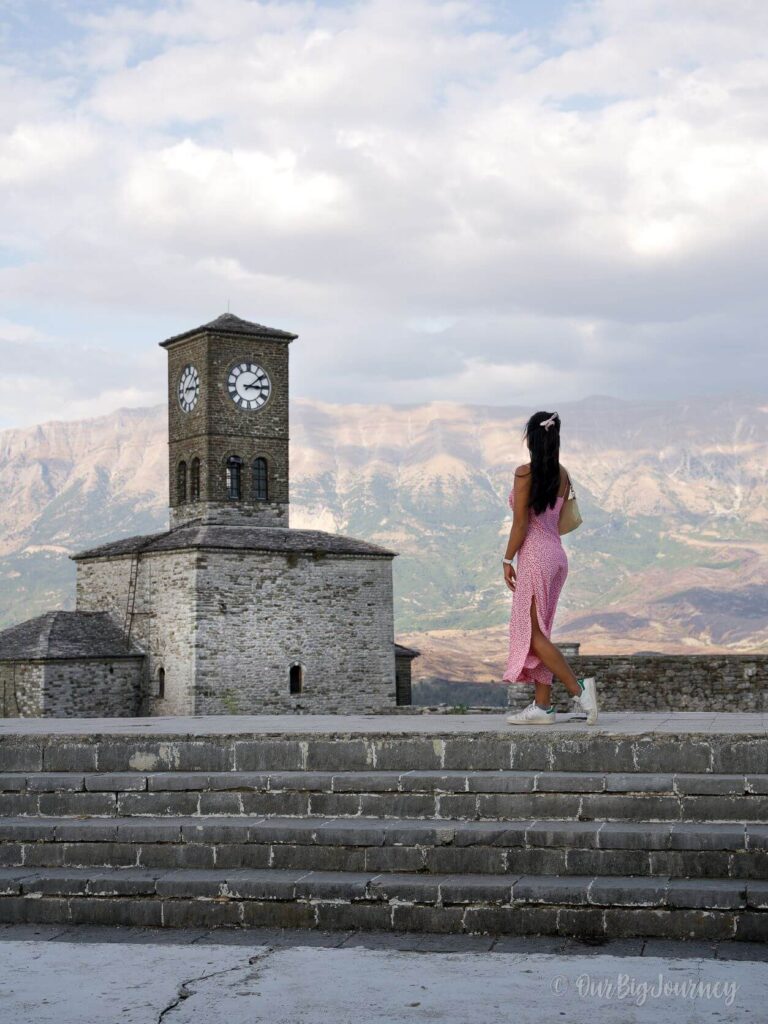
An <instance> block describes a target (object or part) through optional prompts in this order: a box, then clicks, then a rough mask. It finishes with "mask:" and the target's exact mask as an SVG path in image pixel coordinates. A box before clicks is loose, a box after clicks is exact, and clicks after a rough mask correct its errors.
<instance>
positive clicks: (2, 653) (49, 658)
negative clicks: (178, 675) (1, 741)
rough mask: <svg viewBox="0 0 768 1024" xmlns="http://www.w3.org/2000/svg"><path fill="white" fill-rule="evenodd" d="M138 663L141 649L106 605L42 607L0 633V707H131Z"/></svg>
mask: <svg viewBox="0 0 768 1024" xmlns="http://www.w3.org/2000/svg"><path fill="white" fill-rule="evenodd" d="M143 670H144V654H143V652H142V651H141V650H140V649H139V648H138V647H137V646H136V644H135V643H133V642H132V641H131V640H129V639H128V637H126V635H125V633H124V632H123V631H122V629H120V627H119V626H117V625H116V624H115V622H114V621H113V620H112V619H111V618H110V616H109V615H107V613H106V612H77V611H75V612H61V611H57V612H46V613H45V615H38V616H37V618H34V619H29V620H28V621H27V622H22V623H20V624H19V625H18V626H12V627H11V628H10V629H6V630H4V631H3V633H0V700H1V701H2V705H1V706H0V713H1V714H2V717H3V718H65V717H67V716H69V715H72V716H80V717H88V718H111V717H113V716H124V715H136V714H138V713H139V709H140V707H141V698H142V679H143Z"/></svg>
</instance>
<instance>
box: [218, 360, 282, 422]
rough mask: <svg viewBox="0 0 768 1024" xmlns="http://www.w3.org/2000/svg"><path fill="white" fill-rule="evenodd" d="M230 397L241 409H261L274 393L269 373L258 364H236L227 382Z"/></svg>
mask: <svg viewBox="0 0 768 1024" xmlns="http://www.w3.org/2000/svg"><path fill="white" fill-rule="evenodd" d="M227 387H228V388H229V397H230V398H231V399H232V401H233V402H234V403H235V405H237V406H239V407H240V408H241V409H249V410H253V409H261V407H262V406H263V405H265V404H266V402H267V399H268V398H269V396H270V393H271V391H272V384H271V383H270V380H269V377H268V376H267V371H266V370H263V369H262V368H261V367H260V366H257V365H256V363H246V362H243V363H236V364H235V365H234V366H233V367H232V369H231V370H230V371H229V378H228V380H227Z"/></svg>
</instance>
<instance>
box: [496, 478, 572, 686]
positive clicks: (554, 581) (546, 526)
mask: <svg viewBox="0 0 768 1024" xmlns="http://www.w3.org/2000/svg"><path fill="white" fill-rule="evenodd" d="M517 480H518V478H517V477H515V486H516V485H517ZM566 493H567V492H566ZM514 496H515V490H514V486H513V488H512V490H511V491H510V492H509V507H510V508H514ZM564 501H565V497H564V496H560V497H558V498H557V499H556V500H555V507H554V508H545V509H544V511H543V512H542V513H541V515H537V514H536V513H535V512H534V511H533V509H531V510H530V511H529V515H528V532H527V534H526V536H525V540H524V541H523V543H522V546H521V548H520V550H519V551H518V553H517V585H516V587H515V591H514V593H513V595H512V612H511V614H510V618H509V657H508V659H507V669H506V671H505V673H504V675H503V677H502V680H503V682H505V683H546V684H548V685H550V686H551V685H552V673H551V672H550V671H549V669H547V668H545V667H544V665H543V664H542V663H541V661H540V660H539V659H538V658H537V657H536V655H535V654H534V653H533V651H532V650H531V601H532V600H535V602H536V616H537V618H538V622H539V626H540V628H541V631H542V633H544V635H545V636H547V637H549V636H550V635H551V633H552V624H553V622H554V620H555V611H556V610H557V602H558V598H559V597H560V591H561V590H562V589H563V584H564V583H565V580H566V577H567V575H568V558H567V556H566V553H565V549H564V548H563V545H562V542H561V540H560V532H559V529H558V520H559V518H560V509H561V508H562V507H563V502H564Z"/></svg>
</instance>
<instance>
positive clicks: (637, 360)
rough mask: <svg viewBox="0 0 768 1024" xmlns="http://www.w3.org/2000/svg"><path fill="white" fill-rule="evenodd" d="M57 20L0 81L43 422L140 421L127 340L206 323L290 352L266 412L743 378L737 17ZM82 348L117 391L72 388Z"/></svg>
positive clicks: (490, 9)
mask: <svg viewBox="0 0 768 1024" xmlns="http://www.w3.org/2000/svg"><path fill="white" fill-rule="evenodd" d="M57 9H58V10H59V11H63V12H64V13H65V14H66V15H68V20H66V22H57V24H56V31H57V32H59V33H60V34H62V36H61V38H57V37H56V35H55V33H53V31H52V30H51V32H49V33H48V34H46V32H45V31H42V32H40V33H38V35H39V36H41V37H42V38H43V39H46V40H47V42H45V43H41V42H40V41H39V39H37V40H36V41H35V45H36V46H37V47H38V49H37V50H36V52H35V59H34V60H31V59H29V56H28V54H26V53H25V50H24V46H23V45H19V44H18V43H17V45H15V46H14V47H11V46H8V47H6V48H5V51H4V65H5V66H4V67H2V68H0V76H2V80H3V81H4V82H6V83H8V85H9V87H10V88H11V91H12V93H13V97H14V102H15V106H16V108H17V109H16V110H15V109H14V102H11V101H9V100H8V99H7V98H6V99H2V100H0V129H1V130H0V181H2V183H3V185H4V188H3V191H2V193H0V214H2V220H1V221H0V223H2V224H3V228H2V232H0V296H2V298H3V302H4V308H5V312H6V315H7V317H8V318H9V319H10V320H12V321H13V322H14V323H16V324H17V325H20V326H21V327H24V326H26V327H27V328H28V329H29V330H30V331H33V332H34V331H35V330H42V331H43V332H44V334H45V337H46V338H47V344H49V346H50V350H51V352H54V351H56V352H58V353H61V354H68V353H70V352H73V353H75V357H74V358H73V359H72V360H71V363H72V367H73V369H71V370H67V369H64V370H63V371H62V372H64V373H65V374H66V373H69V374H70V376H69V378H68V380H69V385H68V386H69V389H70V397H69V399H68V404H67V406H66V407H67V408H68V409H69V410H70V411H71V413H72V415H75V412H76V411H77V414H78V415H80V414H81V413H82V410H83V409H84V410H86V411H87V409H88V408H90V407H92V408H93V409H94V411H99V412H100V411H102V408H103V403H104V402H105V401H110V400H112V399H113V398H114V399H115V400H117V399H118V398H119V395H126V396H128V397H127V400H128V401H130V402H132V401H133V399H134V398H136V400H138V397H137V396H140V395H144V394H148V395H150V398H151V400H152V401H158V400H161V398H162V394H163V389H164V384H163V381H162V380H158V381H157V383H156V386H154V387H148V384H147V379H146V373H147V367H148V366H152V367H153V368H154V367H158V368H159V367H160V363H159V361H158V360H157V357H156V356H155V355H154V353H153V354H152V355H150V354H149V352H148V349H147V351H145V348H144V346H145V344H146V343H147V342H146V339H147V338H149V339H152V336H153V335H152V332H153V330H154V329H155V328H153V325H156V336H155V338H154V340H160V339H161V338H162V337H164V336H166V335H167V334H170V333H174V332H175V331H180V330H183V329H185V328H186V327H188V326H191V325H194V324H195V323H198V322H202V321H204V320H208V319H210V318H212V317H213V316H215V315H217V314H218V313H220V312H221V311H222V310H223V309H225V308H226V302H227V301H229V303H230V306H231V308H232V310H233V311H234V312H236V313H238V314H239V315H242V316H245V317H247V318H253V319H257V320H261V321H266V322H271V323H274V324H275V325H276V326H282V327H287V328H290V329H292V330H296V331H298V332H299V333H300V335H301V338H300V341H299V342H298V343H297V345H295V346H294V347H293V349H292V352H293V367H294V370H293V382H294V388H295V389H296V390H295V394H297V395H298V394H304V395H307V396H309V397H316V398H324V399H328V400H342V401H345V400H366V401H416V400H419V397H423V398H424V399H439V398H446V399H450V400H453V399H454V398H456V397H457V396H458V395H461V399H462V400H463V401H467V400H471V401H477V402H507V401H509V393H510V389H511V390H513V391H515V400H516V401H517V400H520V401H529V402H533V403H535V404H536V405H541V404H542V403H543V405H544V406H546V405H551V404H552V403H553V402H554V401H558V400H559V401H565V400H567V399H573V398H578V397H582V396H583V395H586V394H590V393H595V392H600V393H612V394H616V395H620V396H626V397H634V396H653V395H657V394H664V395H666V396H668V397H672V396H675V395H683V394H687V393H691V392H693V393H697V392H698V393H701V392H711V391H715V390H717V389H722V388H739V387H754V386H755V385H756V381H757V380H759V377H758V376H757V374H756V370H760V369H762V370H764V369H765V362H764V360H765V357H764V356H763V354H762V350H763V341H762V326H761V324H762V322H764V318H765V314H766V312H768V310H767V309H766V304H767V303H768V300H766V297H765V288H764V283H763V280H762V276H763V275H762V269H761V268H762V266H763V265H764V260H765V256H766V247H767V246H766V240H767V239H768V190H766V188H765V182H766V176H767V175H768V131H767V130H766V120H765V115H764V110H765V108H766V100H767V99H768V68H767V67H766V65H765V62H764V60H763V59H762V52H761V42H760V41H761V39H762V38H764V37H765V31H766V29H768V8H766V7H765V5H764V4H762V3H759V2H755V0H731V2H729V3H728V4H725V3H723V2H721V0H671V2H670V0H664V2H662V0H636V2H635V0H633V3H632V4H627V3H626V2H624V0H593V2H588V3H578V4H576V3H574V4H567V3H563V5H562V8H561V11H560V13H559V15H558V16H556V17H554V18H553V20H552V21H551V23H549V24H544V23H542V22H541V21H540V20H539V21H538V23H537V24H535V25H534V24H531V25H530V26H529V27H527V28H526V27H525V26H523V27H521V26H520V25H519V24H517V25H515V26H514V27H513V28H509V27H507V25H505V23H504V19H503V17H502V14H503V12H504V8H503V5H502V7H500V6H499V5H497V4H494V3H492V2H490V0H489V2H488V3H482V2H473V3H465V2H440V0H432V2H430V0H408V2H406V0H361V2H357V3H348V4H335V3H334V4H323V3H314V4H312V3H304V2H301V3H282V2H276V0H275V2H269V0H264V2H260V3H253V2H250V0H221V2H220V3H217V4H215V5H214V4H210V3H208V2H207V0H177V2H175V3H173V4H165V3H162V4H154V3H150V2H138V0H126V2H124V3H122V4H120V5H111V4H102V3H88V4H80V3H75V2H74V0H72V2H69V0H66V2H63V4H60V5H57ZM62 26H64V27H62ZM44 28H45V26H43V29H44ZM28 45H30V46H31V45H32V42H29V43H28ZM40 47H43V50H42V51H41V50H40ZM44 57H45V58H47V61H46V60H44V59H43V58H44ZM43 67H44V68H45V71H44V72H43V70H41V69H42V68H43ZM4 240H7V246H8V255H7V257H6V258H4V256H3V249H2V246H3V244H4ZM138 311H140V312H141V317H143V320H142V324H143V328H142V332H141V337H126V332H125V330H124V328H123V327H122V325H123V324H124V323H127V322H130V320H131V318H132V317H133V318H135V317H136V316H137V315H138ZM57 324H61V325H66V326H57ZM95 324H98V330H97V328H96V327H95V326H94V325H95ZM99 332H101V333H99ZM83 339H86V340H87V342H88V345H90V346H92V347H93V346H95V347H96V348H101V349H103V350H104V351H105V352H106V353H107V354H108V359H114V360H115V364H116V366H118V367H119V377H120V384H119V385H113V384H110V383H104V384H99V385H98V386H97V387H95V388H94V386H93V385H92V383H91V379H92V377H93V376H94V374H95V373H96V371H95V370H93V369H92V368H91V366H92V364H91V363H89V361H88V360H87V359H83V360H82V362H80V361H79V357H78V356H77V355H76V353H77V352H78V351H79V349H78V345H79V344H81V343H82V342H83ZM151 344H152V342H151V340H150V341H149V342H148V345H149V346H150V347H151ZM729 346H730V347H732V348H733V349H734V351H738V354H739V358H738V359H736V360H734V359H730V360H729V359H726V358H724V350H725V349H726V348H727V347H729ZM0 351H1V350H0ZM138 353H142V355H141V357H140V358H137V356H138ZM141 359H143V360H144V362H141V361H140V360H141ZM61 361H62V363H64V364H66V363H67V362H68V359H67V358H63V359H62V360H61ZM75 367H77V372H75V369H74V368H75ZM4 372H6V373H8V374H11V372H12V371H11V370H10V369H9V368H7V367H6V368H5V370H4ZM100 372H103V371H100ZM153 372H154V370H153ZM515 389H516V390H515ZM16 393H17V392H16V391H15V389H14V388H13V387H9V388H6V391H5V394H4V409H5V410H6V412H5V415H6V417H8V418H11V419H12V418H13V417H14V416H17V417H18V418H20V419H24V420H25V422H28V421H29V420H28V418H27V417H29V415H30V411H29V410H30V408H33V409H35V410H36V409H37V407H36V406H35V405H34V403H32V406H30V404H29V398H28V396H27V397H23V396H22V394H21V391H19V392H18V396H19V397H18V399H15V398H14V394H16ZM105 396H106V397H105ZM89 403H92V405H89ZM37 414H38V412H37V411H35V413H34V415H37ZM40 415H43V413H40Z"/></svg>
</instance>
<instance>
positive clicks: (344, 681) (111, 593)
mask: <svg viewBox="0 0 768 1024" xmlns="http://www.w3.org/2000/svg"><path fill="white" fill-rule="evenodd" d="M130 566H131V556H130V555H127V556H121V557H111V558H102V559H89V560H87V561H79V562H78V563H77V607H78V609H79V610H82V611H106V612H109V613H110V615H112V616H113V618H114V619H115V621H116V622H117V623H118V624H119V625H120V626H122V625H123V622H124V618H125V608H126V602H127V595H128V581H129V578H130ZM131 637H132V639H133V640H134V642H135V643H136V644H137V645H138V646H139V647H140V648H141V650H143V651H144V652H145V653H146V655H147V659H146V669H145V684H144V695H143V700H142V705H141V707H142V711H141V713H142V714H149V715H189V714H259V713H269V712H276V711H301V712H305V713H315V712H316V713H333V712H336V713H346V712H348V713H360V712H367V711H373V710H381V709H383V708H389V707H392V706H394V705H395V699H396V698H395V656H394V622H393V616H392V562H391V559H390V558H382V557H366V556H359V555H355V556H349V555H337V554H333V555H331V554H326V555H319V554H312V553H308V554H297V553H277V552H266V551H248V550H243V551H220V550H211V551H196V550H194V551H167V552H144V553H143V554H142V555H141V557H140V561H139V575H138V582H137V589H136V602H135V612H134V616H133V624H132V629H131ZM292 664H298V665H301V667H302V676H303V679H302V692H301V693H300V694H295V695H294V694H291V693H290V692H289V671H290V666H291V665H292ZM161 669H162V670H163V671H164V673H165V697H164V698H160V696H159V695H158V686H159V679H158V673H159V672H160V670H161Z"/></svg>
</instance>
